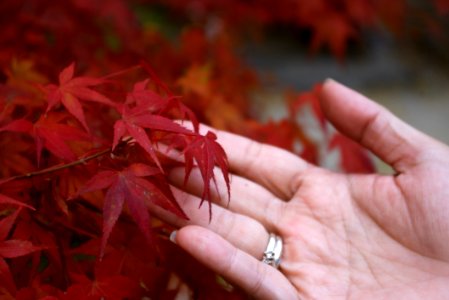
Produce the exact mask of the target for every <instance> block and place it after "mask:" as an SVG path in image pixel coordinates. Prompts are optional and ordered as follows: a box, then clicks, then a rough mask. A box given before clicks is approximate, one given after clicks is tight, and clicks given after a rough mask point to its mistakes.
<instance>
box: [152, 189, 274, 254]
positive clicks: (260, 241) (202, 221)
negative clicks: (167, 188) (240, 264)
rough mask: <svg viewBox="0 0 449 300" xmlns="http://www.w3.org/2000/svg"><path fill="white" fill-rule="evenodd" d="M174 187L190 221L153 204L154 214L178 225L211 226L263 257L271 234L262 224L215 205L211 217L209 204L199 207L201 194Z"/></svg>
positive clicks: (246, 249) (250, 251)
mask: <svg viewBox="0 0 449 300" xmlns="http://www.w3.org/2000/svg"><path fill="white" fill-rule="evenodd" d="M172 190H173V194H174V196H175V197H176V199H177V201H178V203H179V205H180V206H181V207H182V209H183V211H184V212H185V213H186V214H187V216H188V217H189V220H185V219H181V218H179V217H177V216H175V215H173V214H171V213H170V212H168V211H166V210H163V209H157V208H153V207H152V211H153V213H155V214H156V215H157V216H158V217H159V218H161V219H162V220H164V221H166V222H168V223H170V224H172V225H174V226H176V227H183V226H187V225H192V224H193V225H199V226H202V227H204V228H208V229H210V230H212V231H214V232H216V233H217V234H219V235H220V236H222V237H223V238H225V239H227V240H228V241H229V242H230V243H232V244H233V245H234V246H235V247H237V248H239V249H241V250H242V251H245V252H247V253H248V254H250V255H252V256H254V257H256V258H262V255H263V252H264V251H265V248H266V246H267V241H268V237H269V234H268V232H267V230H266V229H265V227H264V226H262V224H260V223H259V222H257V221H256V220H254V219H252V218H250V217H247V216H244V215H241V214H237V213H233V212H231V211H229V210H227V209H225V208H223V207H220V206H218V205H215V204H212V205H213V207H212V217H211V218H210V215H209V207H208V203H203V205H202V206H201V207H198V206H199V204H200V201H201V200H200V199H199V198H198V197H196V196H193V195H190V194H188V193H184V192H183V191H181V190H178V189H176V188H173V189H172Z"/></svg>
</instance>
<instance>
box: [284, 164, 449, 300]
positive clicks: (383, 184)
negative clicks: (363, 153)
mask: <svg viewBox="0 0 449 300" xmlns="http://www.w3.org/2000/svg"><path fill="white" fill-rule="evenodd" d="M427 171H431V170H427ZM419 172H421V170H419V169H418V170H416V172H411V174H410V175H409V174H404V175H400V176H398V177H392V176H384V177H380V176H375V175H369V176H362V175H360V176H344V175H338V174H333V173H330V172H327V171H324V170H319V169H315V170H314V171H311V172H309V174H308V176H305V177H304V178H303V179H302V180H301V182H300V186H299V188H298V192H297V193H296V194H295V195H294V197H293V198H292V200H291V201H290V202H288V203H287V204H286V209H285V212H286V213H285V214H284V217H283V220H282V222H281V223H280V224H279V228H283V230H282V232H281V234H282V235H283V236H284V244H285V252H284V261H283V263H282V272H283V273H284V274H285V275H286V277H287V278H288V279H289V280H290V282H291V283H292V284H293V285H294V286H295V288H296V289H297V290H298V292H299V293H300V294H302V295H304V296H306V297H307V298H312V299H379V298H388V299H414V298H416V299H439V298H443V296H442V295H443V292H444V289H447V285H448V284H449V278H448V277H447V276H448V275H449V266H448V265H447V263H444V260H445V259H446V261H447V258H448V255H446V256H443V255H441V253H438V252H435V251H433V250H432V249H441V248H442V246H443V244H444V242H443V243H442V241H447V238H448V237H449V234H445V232H448V231H447V230H446V231H445V232H444V231H440V232H439V234H435V235H432V236H429V235H428V234H426V231H427V232H428V230H432V231H433V232H435V230H437V229H438V228H440V229H441V228H449V224H448V222H447V218H440V220H441V221H442V222H441V223H437V222H435V219H436V217H437V216H438V215H440V214H441V207H442V206H444V205H443V203H440V204H439V203H438V202H440V201H441V202H443V201H444V199H439V198H436V199H421V198H420V197H419V196H417V194H419V193H416V190H417V187H419V188H418V189H419V190H426V189H429V190H431V191H433V193H435V188H434V187H431V185H432V182H425V181H424V182H419V181H418V180H414V178H413V176H414V174H413V173H419ZM401 176H402V177H401ZM407 176H409V177H411V178H407ZM418 178H419V177H418ZM429 179H431V178H429ZM429 181H430V180H429ZM359 190H365V191H367V194H366V195H361V194H359V192H358V191H359ZM376 191H377V192H376ZM402 191H406V193H405V195H404V194H402ZM441 192H443V191H441ZM376 194H377V197H381V198H376ZM407 194H408V195H407ZM386 195H389V198H383V197H385V196H386ZM446 199H447V198H446ZM366 201H369V202H368V203H366ZM432 202H433V203H432ZM429 205H430V206H433V207H435V208H436V210H435V211H430V210H427V209H425V208H426V206H429ZM422 212H426V213H424V214H423V213H422ZM423 228H426V229H424V230H423ZM421 234H422V235H421ZM423 245H425V246H423ZM446 250H447V248H446ZM446 253H449V252H448V251H446ZM445 277H446V278H445Z"/></svg>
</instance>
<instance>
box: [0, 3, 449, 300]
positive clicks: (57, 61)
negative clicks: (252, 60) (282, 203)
mask: <svg viewBox="0 0 449 300" xmlns="http://www.w3.org/2000/svg"><path fill="white" fill-rule="evenodd" d="M379 3H383V4H382V5H380V4H379ZM435 4H436V7H437V8H438V9H439V12H440V13H441V14H445V13H447V11H448V7H449V6H448V5H447V1H444V0H435ZM405 7H407V2H406V1H405V0H398V1H371V0H359V1H350V0H320V1H316V0H307V1H306V0H296V1H294V0H280V1H277V2H276V4H275V5H274V4H273V1H268V0H263V1H260V0H257V1H256V0H252V1H240V0H229V1H215V0H198V1H181V0H169V1H156V0H154V1H150V0H133V1H125V0H111V1H107V4H105V3H103V2H102V1H85V0H68V1H50V0H4V1H1V2H0V68H1V71H0V178H1V179H0V299H24V300H25V299H26V300H28V299H81V298H82V299H101V298H106V299H123V298H128V299H141V298H142V297H149V298H152V299H171V298H174V297H176V295H177V294H178V292H180V291H182V290H187V291H188V293H189V295H190V296H192V297H194V298H195V299H240V298H244V296H242V295H241V293H240V292H239V291H238V290H237V289H235V288H230V287H229V286H228V285H227V284H226V283H225V282H224V280H223V279H222V278H220V277H218V276H217V275H216V274H213V273H212V272H210V271H209V270H207V269H205V268H204V267H203V266H200V265H198V263H197V262H196V261H194V260H192V259H191V258H190V257H189V256H188V255H186V253H184V252H182V251H180V250H179V249H178V248H177V247H176V245H173V244H171V243H170V242H168V239H167V237H168V234H169V233H170V231H171V230H172V228H171V227H170V226H169V225H168V224H165V223H163V222H161V221H160V220H158V219H157V218H155V217H153V216H152V215H151V209H152V208H154V207H155V206H158V207H161V208H163V209H166V210H168V211H170V212H172V213H173V214H175V215H178V216H180V217H183V218H188V216H186V215H185V214H184V212H183V211H182V209H181V208H180V206H179V205H178V204H177V202H176V199H175V198H174V196H173V195H172V193H171V190H170V186H169V183H168V180H167V177H166V175H167V173H168V172H169V170H170V168H171V167H172V166H173V165H177V166H179V164H181V163H180V162H179V161H183V162H184V166H185V170H186V173H187V175H186V176H187V177H188V176H189V173H190V172H191V170H192V168H194V167H197V168H199V170H200V173H201V176H202V179H203V181H204V191H203V194H202V200H203V201H204V200H206V201H209V202H210V192H209V189H210V188H211V187H210V185H211V184H214V183H215V178H214V173H213V172H212V170H213V168H214V167H215V168H216V167H218V168H220V169H221V172H222V176H223V177H224V180H225V182H226V184H227V188H228V192H229V189H230V185H229V174H228V163H227V160H226V154H225V152H224V150H223V149H222V148H221V146H220V145H219V144H218V143H217V141H216V137H215V135H214V134H213V133H211V132H209V133H207V134H206V135H201V134H200V133H199V130H198V120H199V121H201V122H203V123H207V124H210V125H212V126H214V127H217V128H220V129H225V130H229V131H234V132H237V133H239V134H243V135H247V136H250V137H252V138H255V139H258V140H260V141H263V142H267V143H271V144H274V145H277V146H279V147H283V148H285V149H287V150H290V151H292V152H295V153H297V154H298V155H301V156H302V157H303V158H305V159H307V160H309V161H311V162H314V163H317V164H320V163H321V162H322V160H323V157H325V156H326V155H327V153H328V152H329V151H330V150H333V149H338V151H340V152H339V153H340V156H339V157H340V158H341V160H340V162H341V169H342V170H343V171H357V172H370V171H372V165H371V164H370V162H369V160H368V159H367V156H366V153H365V152H364V151H363V150H362V149H360V147H359V146H358V145H355V144H353V143H349V142H348V141H347V140H346V139H344V138H342V137H341V136H339V135H338V134H336V133H334V132H332V131H331V130H329V129H328V126H327V123H326V120H325V119H324V117H323V116H322V114H321V112H320V110H319V106H318V105H317V95H318V93H319V86H317V87H316V88H315V89H314V90H313V91H311V92H306V93H302V94H300V95H296V96H294V97H293V100H292V101H291V109H290V115H289V116H288V118H286V119H285V120H282V121H279V122H268V123H267V124H262V123H260V122H258V121H256V120H254V119H252V118H251V117H250V115H251V112H250V111H249V109H248V101H247V99H250V97H251V91H252V90H253V89H254V88H256V87H257V84H258V81H257V76H256V75H255V74H254V72H253V71H252V70H250V69H249V68H248V67H246V66H245V65H244V64H243V63H242V62H241V60H240V59H239V58H238V56H236V55H235V52H234V49H235V47H236V45H237V41H238V40H239V39H241V37H242V36H243V35H244V34H246V33H248V32H250V33H254V32H261V31H259V30H263V29H264V28H266V27H267V26H271V25H275V24H284V25H285V24H287V25H289V26H290V25H293V26H294V27H296V28H297V29H299V30H308V31H310V32H311V39H310V41H309V43H310V47H311V50H312V51H318V50H320V49H321V48H322V47H328V48H329V49H330V50H331V52H332V53H333V54H335V55H336V56H337V57H338V58H342V57H343V56H344V54H345V51H346V48H347V45H348V42H349V40H353V39H358V38H360V32H361V30H362V29H363V28H364V27H367V26H375V24H376V22H377V21H378V20H379V19H382V20H385V21H386V22H387V23H388V24H390V26H391V27H395V26H396V27H397V25H398V24H400V22H402V21H401V18H403V17H404V9H405ZM171 14H173V15H174V16H176V17H177V18H176V19H170V16H171ZM241 28H247V29H248V31H246V32H242V30H241ZM74 62H76V64H75V63H74ZM130 66H131V67H130ZM78 74H84V75H82V76H79V75H78ZM156 74H157V76H156ZM158 76H159V77H158ZM180 94H182V95H183V97H182V98H181V97H179V96H177V95H180ZM309 106H310V107H311V108H312V112H313V118H314V119H315V121H316V122H317V124H318V130H319V132H321V134H322V136H323V138H322V140H321V141H320V142H317V141H316V140H314V138H313V137H312V135H311V134H309V132H308V126H306V125H304V124H303V123H301V119H300V113H301V111H302V110H303V109H305V108H307V107H309ZM175 119H182V120H184V119H187V120H189V121H190V122H191V123H192V124H193V130H191V129H188V128H186V127H184V126H182V125H180V123H179V122H175V121H174V120H175ZM166 149H169V150H170V151H173V152H176V153H179V155H180V156H181V157H180V160H179V161H174V160H173V158H172V154H171V155H170V156H168V155H167V152H166V151H168V150H166ZM228 195H229V194H228ZM230 201H232V199H231V200H230ZM209 204H210V203H209ZM211 213H212V212H211ZM99 258H102V259H101V260H100V259H99ZM174 282H175V283H176V284H174ZM181 287H183V288H181Z"/></svg>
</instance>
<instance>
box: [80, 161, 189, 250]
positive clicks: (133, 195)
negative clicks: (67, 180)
mask: <svg viewBox="0 0 449 300" xmlns="http://www.w3.org/2000/svg"><path fill="white" fill-rule="evenodd" d="M158 174H160V171H159V170H158V169H157V168H154V167H150V166H148V165H145V164H140V163H135V164H132V165H130V166H129V167H127V168H126V169H124V170H121V171H101V172H99V173H98V174H96V175H95V176H94V177H93V178H91V179H90V180H89V181H88V182H87V183H86V185H85V186H84V187H82V188H81V190H80V191H79V192H78V194H83V193H87V192H91V191H95V190H100V189H104V188H107V187H109V189H108V191H107V192H106V195H105V199H104V207H103V237H102V243H101V251H100V257H101V256H102V255H103V253H104V249H105V247H106V243H107V241H108V238H109V235H110V234H111V231H112V228H113V227H114V225H115V223H116V222H117V220H118V218H119V216H120V213H121V211H122V208H123V204H124V203H125V202H126V204H127V206H128V209H129V212H130V213H131V216H132V217H133V218H134V220H135V221H136V223H137V225H138V226H139V228H140V230H141V231H142V233H143V234H144V235H145V237H146V238H147V239H148V240H150V241H151V240H152V238H151V233H150V229H149V228H150V215H149V213H148V210H147V205H148V204H151V203H152V204H156V205H158V206H160V207H162V208H164V209H167V210H168V211H170V212H172V213H174V214H175V215H177V216H179V217H182V218H185V219H187V216H186V215H185V213H184V212H183V211H182V209H181V207H180V206H179V205H178V203H177V202H176V200H175V198H174V197H173V195H172V194H171V193H168V192H167V191H166V189H164V190H161V188H160V183H159V182H158V184H155V183H153V182H151V181H150V180H146V179H144V178H143V177H148V176H154V175H158Z"/></svg>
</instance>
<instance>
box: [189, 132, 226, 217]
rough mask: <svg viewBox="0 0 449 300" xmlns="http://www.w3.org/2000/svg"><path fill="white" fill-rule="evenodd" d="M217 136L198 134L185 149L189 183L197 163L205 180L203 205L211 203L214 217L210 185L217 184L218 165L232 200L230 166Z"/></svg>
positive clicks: (209, 133)
mask: <svg viewBox="0 0 449 300" xmlns="http://www.w3.org/2000/svg"><path fill="white" fill-rule="evenodd" d="M216 140H217V136H216V135H215V133H213V132H211V131H208V132H207V134H206V135H205V136H203V135H200V134H197V135H195V136H194V137H193V139H192V141H190V142H189V143H188V144H187V146H186V147H185V149H184V156H185V170H186V177H185V182H187V180H188V178H189V176H190V172H191V171H192V168H193V164H194V162H196V165H197V166H198V168H199V170H200V173H201V177H202V178H203V183H204V187H203V193H202V195H201V203H200V205H202V204H203V202H204V200H207V201H208V202H209V216H210V217H212V205H211V198H210V184H211V182H210V181H211V179H212V180H213V181H214V183H215V175H214V167H215V165H218V167H219V168H220V169H221V172H222V174H223V178H224V180H225V182H226V188H227V191H228V201H229V199H230V193H231V187H230V182H229V172H228V169H229V165H228V160H227V156H226V153H225V151H224V149H223V148H222V147H221V145H220V144H219V143H217V141H216Z"/></svg>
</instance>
